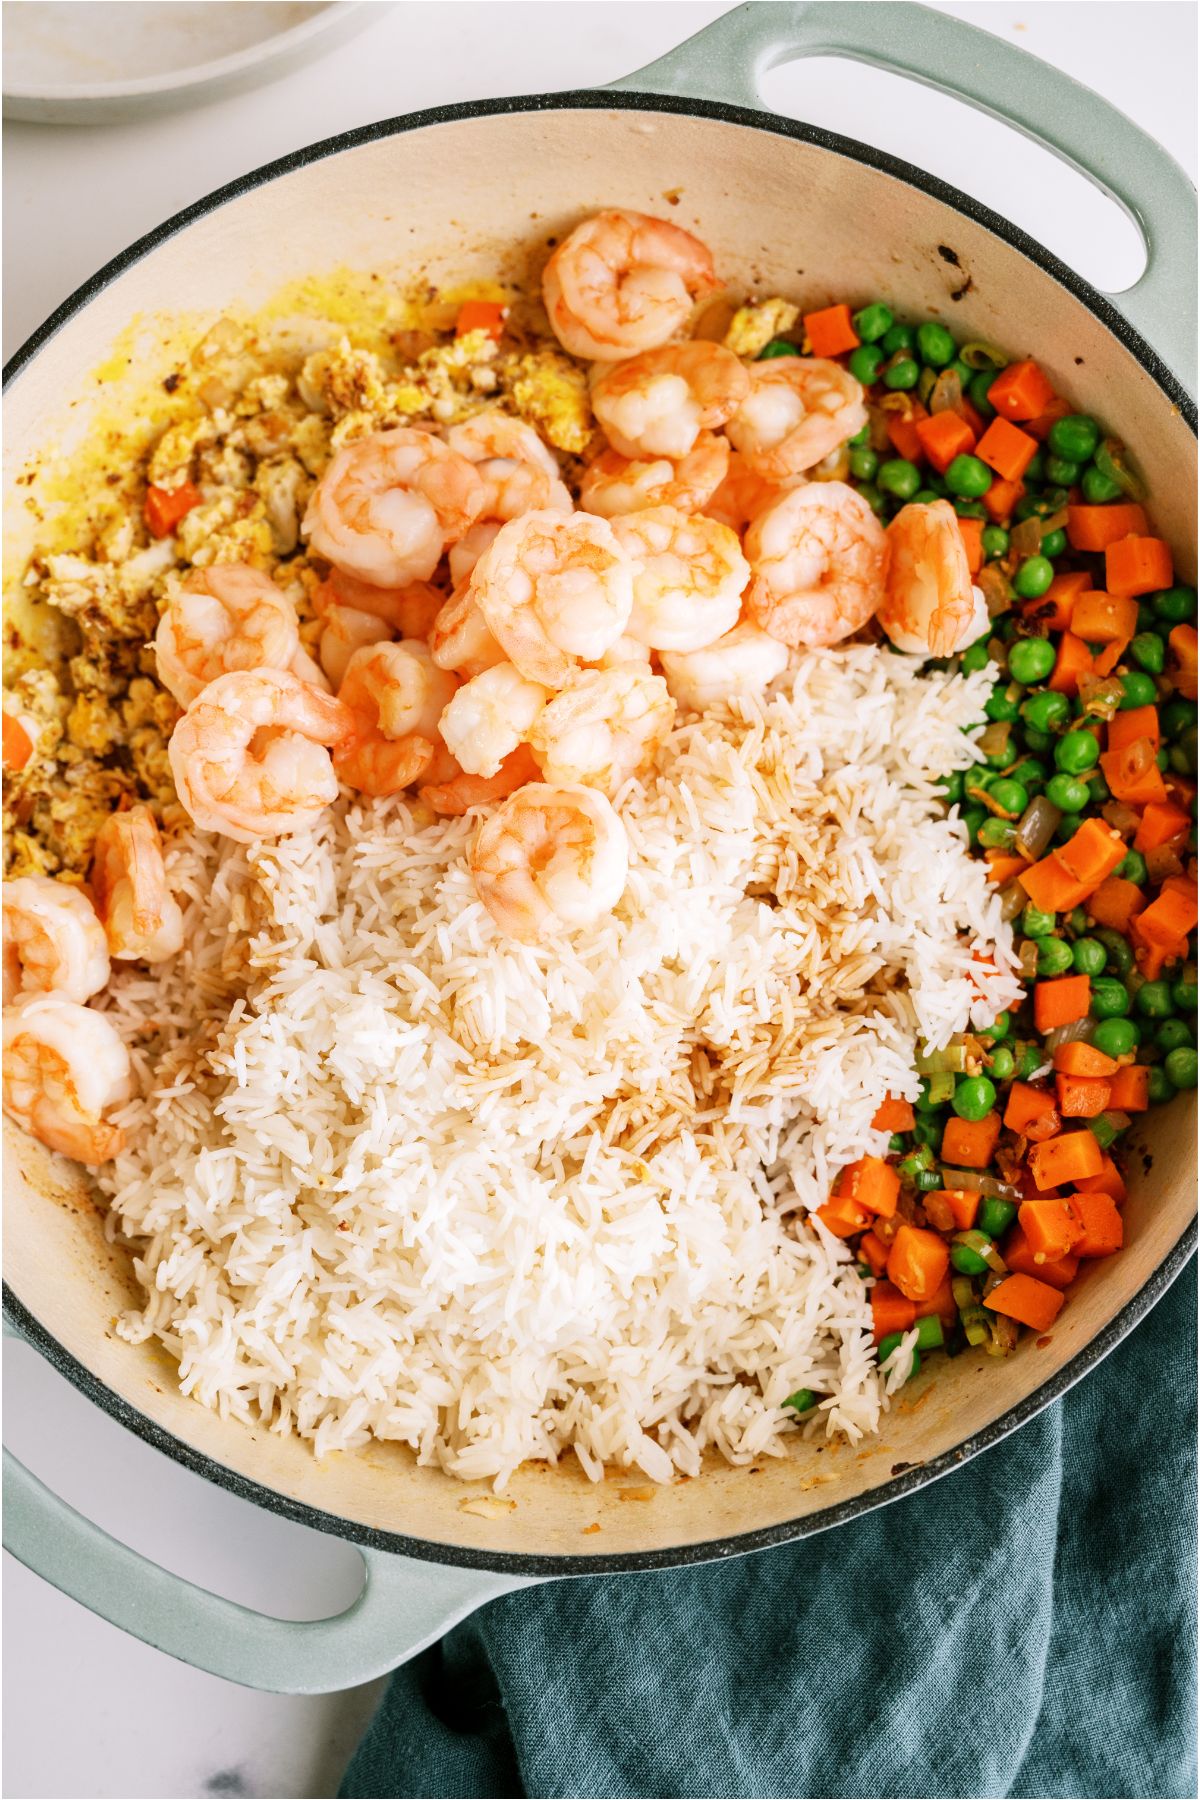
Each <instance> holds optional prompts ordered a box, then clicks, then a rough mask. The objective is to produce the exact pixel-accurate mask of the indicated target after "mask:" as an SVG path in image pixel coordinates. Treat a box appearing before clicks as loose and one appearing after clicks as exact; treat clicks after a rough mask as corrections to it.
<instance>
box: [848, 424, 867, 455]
mask: <svg viewBox="0 0 1200 1800" xmlns="http://www.w3.org/2000/svg"><path fill="white" fill-rule="evenodd" d="M870 441H871V427H870V424H869V423H868V424H866V425H860V426H859V428H858V430H857V431H856V432H855V434H854V436H853V437H851V438H847V439H846V443H847V445H848V446H849V448H850V449H851V450H860V449H861V448H862V446H863V445H864V444H869V443H870Z"/></svg>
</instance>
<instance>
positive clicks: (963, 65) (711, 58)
mask: <svg viewBox="0 0 1200 1800" xmlns="http://www.w3.org/2000/svg"><path fill="white" fill-rule="evenodd" d="M802 56H842V57H846V58H848V59H849V60H850V61H852V62H864V63H871V64H873V65H874V66H875V67H877V68H881V69H888V70H890V71H891V72H892V73H894V74H897V75H906V76H908V77H910V78H911V79H912V80H913V81H919V82H921V83H922V84H923V85H924V86H926V87H932V88H938V89H940V90H942V91H944V92H946V93H950V94H955V95H957V96H958V98H959V99H960V100H965V101H967V102H968V104H969V105H971V106H974V107H976V108H978V110H979V111H980V112H985V113H989V114H990V115H991V117H992V118H994V119H999V120H1001V121H1002V122H1003V123H1005V124H1008V125H1011V126H1012V127H1013V128H1014V129H1015V130H1017V131H1019V132H1021V133H1022V134H1023V135H1024V136H1025V137H1028V138H1032V139H1033V141H1034V142H1035V143H1038V144H1041V145H1042V146H1043V148H1045V149H1047V150H1050V151H1052V152H1053V154H1054V155H1055V156H1058V157H1060V158H1061V159H1062V161H1063V162H1065V163H1069V164H1070V166H1071V167H1072V168H1073V169H1077V170H1078V171H1079V173H1080V174H1081V175H1086V176H1087V178H1088V180H1089V181H1092V182H1094V183H1095V185H1096V186H1097V187H1098V188H1100V189H1102V190H1103V192H1104V193H1106V194H1108V195H1109V197H1110V198H1111V199H1113V200H1115V201H1116V202H1117V203H1118V205H1120V206H1121V207H1123V208H1124V210H1125V212H1127V213H1128V214H1129V216H1130V217H1131V218H1132V219H1133V221H1134V223H1135V224H1136V225H1137V226H1138V228H1139V230H1140V231H1141V234H1142V237H1143V238H1144V240H1145V244H1146V257H1147V260H1146V267H1145V270H1144V272H1143V274H1142V276H1141V279H1140V280H1139V281H1137V282H1135V283H1134V285H1133V286H1132V287H1131V288H1128V289H1126V290H1125V292H1124V293H1121V294H1117V295H1110V296H1109V298H1110V299H1111V300H1112V302H1113V304H1114V305H1115V306H1116V307H1117V309H1118V311H1119V312H1121V313H1123V314H1124V316H1125V318H1126V319H1128V320H1129V322H1130V324H1131V325H1132V326H1133V327H1134V329H1135V330H1136V331H1138V332H1140V333H1141V335H1142V336H1143V337H1144V338H1145V339H1146V340H1147V342H1148V343H1149V344H1150V345H1151V347H1152V348H1153V349H1155V350H1156V351H1157V352H1158V354H1159V356H1160V357H1161V358H1162V359H1163V361H1164V362H1165V363H1166V364H1167V366H1168V368H1169V369H1170V370H1171V371H1172V372H1173V373H1174V374H1175V376H1176V377H1177V378H1178V379H1179V380H1180V381H1182V382H1183V383H1184V385H1185V386H1186V387H1187V388H1188V389H1189V390H1190V391H1191V392H1193V393H1194V392H1195V388H1196V190H1195V188H1194V187H1193V186H1192V183H1191V182H1190V181H1189V180H1188V178H1187V176H1186V175H1185V174H1184V172H1183V170H1182V169H1181V168H1180V167H1179V164H1178V163H1177V162H1176V161H1175V160H1174V158H1173V157H1171V156H1169V155H1168V154H1167V152H1166V151H1165V150H1164V149H1163V148H1162V146H1161V144H1158V143H1156V142H1155V140H1154V139H1153V138H1152V137H1151V136H1150V135H1149V133H1148V132H1145V131H1143V130H1142V128H1141V127H1140V126H1139V125H1135V124H1134V123H1133V121H1132V120H1131V119H1127V118H1126V116H1125V114H1124V113H1122V112H1119V111H1118V110H1117V108H1116V107H1115V106H1112V105H1111V104H1110V103H1109V102H1108V101H1107V100H1104V99H1102V98H1101V97H1100V95H1099V94H1096V93H1093V91H1092V90H1091V89H1090V88H1086V87H1084V86H1083V85H1082V83H1081V82H1078V81H1074V80H1072V78H1071V77H1070V76H1069V75H1064V74H1063V73H1062V72H1061V70H1059V69H1056V68H1054V67H1053V65H1052V64H1050V63H1047V62H1043V61H1042V60H1041V58H1040V57H1036V56H1031V55H1030V54H1029V52H1028V51H1025V50H1019V49H1017V47H1016V46H1015V45H1013V44H1008V43H1005V42H1004V40H1003V39H1002V38H998V37H993V36H992V34H991V33H990V32H987V31H981V30H980V29H979V28H978V27H977V26H974V25H965V24H963V22H962V21H961V20H960V19H955V18H952V17H951V16H950V15H949V14H947V13H943V12H934V11H933V10H932V9H931V8H929V7H926V6H916V5H911V4H906V3H904V0H870V4H862V3H861V0H750V4H746V5H741V6H735V7H733V8H732V10H731V11H729V12H727V13H724V14H723V15H722V16H721V17H720V18H719V19H716V20H714V21H713V23H712V24H711V25H709V26H706V27H705V29H704V30H703V31H699V32H697V33H696V35H695V36H694V37H691V38H688V39H687V41H686V42H685V43H683V44H680V45H679V47H678V49H675V50H671V51H669V52H668V53H667V55H666V56H661V57H659V59H658V60H657V62H652V63H648V64H647V66H646V67H645V68H644V69H638V70H637V71H636V72H635V73H634V74H632V75H626V76H624V77H623V78H622V79H621V80H620V81H614V82H613V83H612V84H611V85H612V86H613V87H614V88H622V89H629V90H631V91H633V92H635V93H647V92H649V93H654V94H677V95H682V96H684V97H686V98H689V99H709V100H723V101H726V102H728V103H730V104H733V105H738V106H749V107H754V108H756V109H758V110H762V107H763V100H762V95H761V94H760V92H759V87H758V83H759V78H760V76H762V75H763V74H765V73H766V71H767V70H768V69H773V68H777V67H778V66H779V65H780V64H781V63H786V62H791V61H793V60H795V59H796V58H797V57H802Z"/></svg>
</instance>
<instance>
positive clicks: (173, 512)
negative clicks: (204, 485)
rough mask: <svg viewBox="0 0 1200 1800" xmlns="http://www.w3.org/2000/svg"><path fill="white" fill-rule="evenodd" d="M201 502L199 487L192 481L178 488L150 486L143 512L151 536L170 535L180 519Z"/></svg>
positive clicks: (161, 536)
mask: <svg viewBox="0 0 1200 1800" xmlns="http://www.w3.org/2000/svg"><path fill="white" fill-rule="evenodd" d="M199 504H200V492H199V489H197V488H195V487H193V486H192V483H191V482H190V481H185V482H184V483H183V484H182V486H180V487H177V488H160V487H148V488H147V489H146V504H145V507H144V508H143V512H144V516H145V520H146V526H147V528H148V530H149V532H150V535H151V537H156V538H164V537H170V535H171V533H172V532H173V531H174V529H175V527H176V526H177V525H178V523H179V521H180V520H181V519H184V518H186V517H187V515H188V513H190V512H191V510H192V508H193V506H199Z"/></svg>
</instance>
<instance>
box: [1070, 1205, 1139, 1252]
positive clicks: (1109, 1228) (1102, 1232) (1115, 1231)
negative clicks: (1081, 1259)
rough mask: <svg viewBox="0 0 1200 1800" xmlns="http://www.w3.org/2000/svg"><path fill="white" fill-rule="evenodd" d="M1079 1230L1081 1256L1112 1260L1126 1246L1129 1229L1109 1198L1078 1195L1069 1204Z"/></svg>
mask: <svg viewBox="0 0 1200 1800" xmlns="http://www.w3.org/2000/svg"><path fill="white" fill-rule="evenodd" d="M1067 1205H1068V1206H1069V1207H1070V1209H1071V1213H1072V1216H1073V1218H1074V1220H1075V1223H1076V1225H1077V1227H1078V1230H1079V1235H1078V1237H1077V1238H1076V1241H1075V1254H1076V1255H1077V1256H1111V1255H1112V1254H1113V1253H1114V1251H1116V1250H1119V1249H1120V1248H1121V1245H1122V1244H1123V1243H1124V1242H1125V1226H1124V1223H1123V1221H1122V1219H1121V1215H1120V1213H1119V1212H1118V1211H1117V1209H1116V1206H1115V1205H1114V1204H1113V1201H1112V1200H1111V1199H1110V1197H1109V1196H1108V1195H1107V1194H1080V1193H1074V1194H1072V1195H1071V1196H1070V1198H1069V1199H1068V1201H1067Z"/></svg>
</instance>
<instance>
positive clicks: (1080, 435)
mask: <svg viewBox="0 0 1200 1800" xmlns="http://www.w3.org/2000/svg"><path fill="white" fill-rule="evenodd" d="M1046 441H1047V443H1048V444H1049V445H1050V448H1051V450H1052V451H1053V452H1054V454H1055V456H1065V457H1069V458H1070V460H1071V461H1072V462H1077V463H1085V462H1091V460H1092V458H1093V456H1095V454H1096V446H1097V444H1098V443H1099V442H1100V427H1099V426H1098V425H1097V423H1096V421H1095V419H1090V418H1089V417H1088V415H1087V414H1086V413H1067V415H1066V416H1065V418H1062V419H1055V421H1054V423H1053V425H1052V426H1051V427H1050V435H1049V437H1048V438H1047V440H1046Z"/></svg>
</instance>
